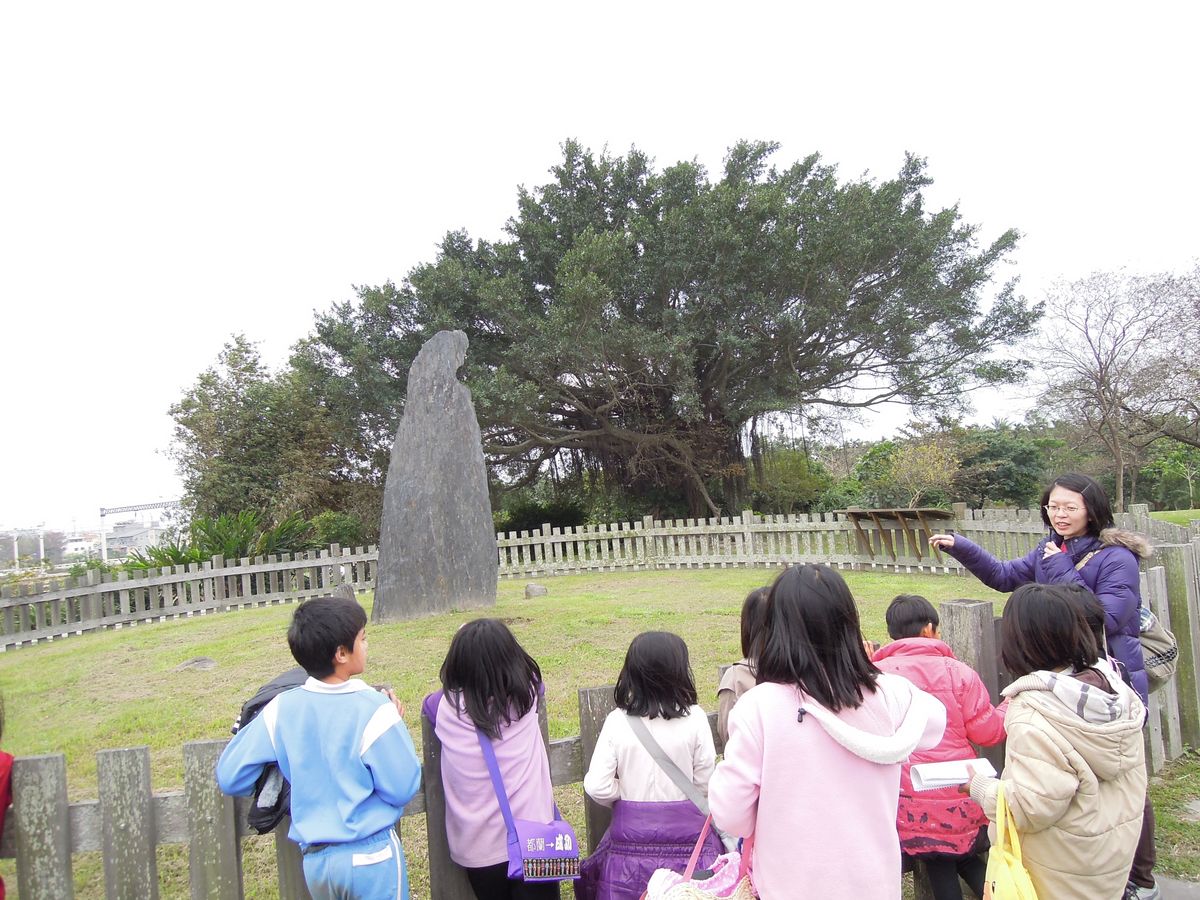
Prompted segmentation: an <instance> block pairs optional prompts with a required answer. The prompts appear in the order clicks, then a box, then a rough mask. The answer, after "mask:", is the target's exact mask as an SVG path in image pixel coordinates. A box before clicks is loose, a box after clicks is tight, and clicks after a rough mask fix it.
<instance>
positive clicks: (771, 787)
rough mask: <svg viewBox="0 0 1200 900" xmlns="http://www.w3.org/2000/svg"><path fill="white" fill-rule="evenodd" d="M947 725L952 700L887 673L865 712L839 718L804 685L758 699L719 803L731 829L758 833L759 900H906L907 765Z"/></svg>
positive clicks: (717, 817) (738, 712)
mask: <svg viewBox="0 0 1200 900" xmlns="http://www.w3.org/2000/svg"><path fill="white" fill-rule="evenodd" d="M801 709H803V710H804V712H805V715H803V716H802V715H800V710H801ZM945 724H946V709H945V707H943V706H942V704H941V703H939V702H938V701H937V700H935V699H934V698H933V697H931V696H929V695H928V694H926V693H924V692H923V691H920V690H918V689H917V688H916V687H914V686H913V684H912V682H910V681H907V680H906V679H904V678H899V677H897V676H895V675H889V674H888V673H886V672H885V673H883V674H882V675H880V676H879V677H878V679H877V680H876V682H875V690H874V692H865V693H864V696H863V702H862V704H861V705H860V706H858V707H855V708H853V709H848V708H846V709H841V710H839V711H838V712H836V713H835V712H832V711H831V710H828V709H826V708H825V707H823V706H821V705H820V704H819V703H817V702H816V701H815V700H813V699H812V698H811V697H809V696H808V695H806V694H802V693H801V692H800V690H799V688H798V687H797V686H796V685H788V684H774V683H770V682H767V683H764V684H760V685H758V686H757V687H753V688H751V689H750V690H748V691H746V693H744V694H743V695H742V697H741V699H740V700H738V702H737V706H735V707H734V708H733V712H732V713H730V715H729V743H728V744H726V745H725V759H724V761H723V762H722V763H721V764H720V765H719V766H717V770H716V771H715V772H714V773H713V776H712V780H710V781H709V783H708V802H709V807H710V809H711V810H712V817H713V822H715V823H716V824H717V825H718V826H719V827H720V828H722V829H723V830H725V831H726V832H728V833H729V834H732V835H737V836H739V837H747V836H749V835H750V834H753V835H754V836H755V844H754V854H753V859H752V860H751V867H752V869H753V878H754V885H755V887H756V888H757V890H758V895H759V897H762V898H763V900H791V898H794V897H797V896H805V895H806V894H812V893H813V892H816V893H819V894H820V896H821V897H823V898H826V900H863V898H870V900H900V877H899V873H900V841H899V839H898V838H897V837H896V826H895V822H896V795H897V793H898V791H899V787H900V764H901V763H902V762H903V761H904V760H905V759H907V758H908V756H909V754H910V753H912V752H913V750H914V749H916V748H918V747H933V746H935V745H936V744H937V742H938V741H939V740H940V739H941V737H942V728H943V727H944V726H945Z"/></svg>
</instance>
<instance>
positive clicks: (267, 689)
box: [233, 666, 308, 834]
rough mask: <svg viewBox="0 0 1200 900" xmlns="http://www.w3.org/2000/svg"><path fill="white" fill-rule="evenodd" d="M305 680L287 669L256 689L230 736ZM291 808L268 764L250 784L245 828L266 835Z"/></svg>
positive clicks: (286, 788) (287, 791)
mask: <svg viewBox="0 0 1200 900" xmlns="http://www.w3.org/2000/svg"><path fill="white" fill-rule="evenodd" d="M307 680H308V673H307V672H305V671H304V669H302V668H300V667H299V666H296V667H295V668H294V669H288V670H287V671H286V672H284V673H283V674H282V675H277V676H276V677H275V678H272V679H271V680H270V681H268V682H267V683H266V684H264V685H263V686H262V687H260V688H259V689H258V692H257V693H256V694H255V695H254V696H253V697H251V698H250V699H249V700H247V701H246V702H245V704H244V705H243V706H242V711H241V714H240V715H239V716H238V717H237V721H236V722H234V723H233V733H234V734H237V733H238V731H239V730H240V729H242V728H244V727H245V726H246V725H249V724H250V721H251V720H252V719H253V718H254V717H255V716H257V715H258V714H259V713H260V712H262V710H263V707H264V706H266V705H267V704H268V703H270V702H271V701H272V700H273V699H274V698H275V697H276V696H278V695H279V694H282V693H283V692H284V691H290V690H291V689H292V688H295V687H299V686H300V685H302V684H304V682H305V681H307ZM291 808H292V789H291V786H290V785H289V784H288V783H287V779H286V778H284V777H283V773H282V772H280V771H279V766H277V765H275V763H269V764H268V765H267V766H266V767H265V768H264V769H263V773H262V774H261V775H259V776H258V781H256V782H255V783H254V803H253V804H252V805H251V806H250V812H249V813H247V815H246V824H247V825H249V826H250V827H251V828H253V829H254V830H255V831H257V832H258V833H259V834H268V833H269V832H272V831H274V830H275V827H276V826H277V825H278V824H279V823H280V822H281V821H283V817H284V816H286V815H287V814H288V813H289V812H290V811H291Z"/></svg>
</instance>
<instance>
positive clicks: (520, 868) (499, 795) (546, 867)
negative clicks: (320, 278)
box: [475, 729, 579, 881]
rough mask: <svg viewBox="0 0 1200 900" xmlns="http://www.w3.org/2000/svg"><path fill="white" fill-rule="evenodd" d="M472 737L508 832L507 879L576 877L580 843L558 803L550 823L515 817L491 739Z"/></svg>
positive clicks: (555, 879) (478, 733)
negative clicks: (475, 742)
mask: <svg viewBox="0 0 1200 900" xmlns="http://www.w3.org/2000/svg"><path fill="white" fill-rule="evenodd" d="M475 734H476V736H477V737H478V738H479V747H480V749H481V750H483V759H484V762H486V763H487V767H488V773H489V774H490V775H491V776H492V787H494V788H495V789H496V799H497V800H498V801H499V803H500V813H501V815H503V816H504V825H505V827H506V828H507V829H508V877H509V878H510V879H512V880H514V881H562V880H564V879H567V878H571V879H574V878H578V877H579V841H578V840H576V838H575V829H573V828H572V827H571V825H570V823H568V822H566V821H565V820H564V819H563V817H562V815H561V814H560V813H559V811H558V804H555V805H554V819H553V820H552V821H550V822H535V821H532V820H530V819H517V818H514V817H513V814H512V808H511V807H510V806H509V804H508V792H507V791H506V790H505V789H504V780H503V779H502V778H501V777H500V767H499V766H498V765H497V764H496V751H495V749H494V748H493V747H492V739H491V738H490V737H488V736H487V735H486V734H484V733H483V732H482V731H479V730H478V729H476V731H475Z"/></svg>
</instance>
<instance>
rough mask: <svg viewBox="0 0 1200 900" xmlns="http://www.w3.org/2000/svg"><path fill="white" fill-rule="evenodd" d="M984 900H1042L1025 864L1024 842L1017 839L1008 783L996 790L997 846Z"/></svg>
mask: <svg viewBox="0 0 1200 900" xmlns="http://www.w3.org/2000/svg"><path fill="white" fill-rule="evenodd" d="M983 900H1038V897H1037V891H1035V890H1034V889H1033V882H1032V881H1030V879H1029V873H1028V872H1027V871H1025V864H1024V863H1023V862H1022V861H1021V839H1020V838H1019V837H1017V823H1016V822H1015V821H1013V815H1012V811H1011V810H1009V808H1008V801H1007V800H1005V799H1004V782H1000V784H999V785H997V787H996V843H994V844H992V849H991V850H990V851H989V852H988V864H987V875H986V876H985V877H984V882H983Z"/></svg>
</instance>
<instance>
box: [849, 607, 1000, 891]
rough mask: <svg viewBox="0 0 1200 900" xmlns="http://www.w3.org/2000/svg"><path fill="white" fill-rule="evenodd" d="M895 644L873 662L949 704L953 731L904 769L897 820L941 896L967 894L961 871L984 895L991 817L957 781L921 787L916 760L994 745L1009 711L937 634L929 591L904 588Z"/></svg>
mask: <svg viewBox="0 0 1200 900" xmlns="http://www.w3.org/2000/svg"><path fill="white" fill-rule="evenodd" d="M886 619H887V628H888V635H889V636H890V637H891V638H892V643H890V644H888V645H887V646H885V647H882V648H880V649H879V650H878V651H877V652H876V653H875V655H874V657H873V658H872V661H873V662H874V663H875V665H876V666H878V667H879V669H880V670H882V671H884V672H891V673H893V674H896V675H903V676H904V677H905V678H907V679H908V680H909V681H911V682H912V683H913V684H915V685H916V686H917V687H919V688H920V689H921V690H923V691H925V692H927V693H929V694H932V695H933V696H935V697H937V698H938V699H939V700H940V701H942V704H943V705H944V706H945V707H946V732H945V734H944V735H943V737H942V741H941V743H940V744H938V745H937V746H936V747H934V748H933V749H932V750H918V751H917V752H915V753H913V755H912V756H910V757H909V761H908V762H907V763H905V764H904V766H903V768H902V770H901V774H900V807H899V809H898V811H897V814H896V826H897V828H898V830H899V832H900V849H901V851H902V852H903V853H904V855H905V857H906V858H910V859H920V860H921V861H922V862H924V863H925V871H926V872H927V873H928V875H929V882H930V886H931V887H932V889H933V896H934V897H935V898H936V900H962V888H961V887H960V886H959V880H958V879H959V876H962V879H963V880H964V881H965V882H966V883H967V884H968V885H969V886H970V888H971V890H973V891H974V892H975V893H976V895H978V896H980V897H982V896H983V876H984V870H985V869H986V864H985V862H984V860H983V856H982V853H983V851H984V850H986V849H987V846H988V842H987V817H986V816H984V814H983V810H982V809H980V808H979V804H978V803H976V802H975V801H974V800H972V799H971V798H970V797H968V796H966V795H965V794H963V793H961V792H960V791H959V789H958V788H957V787H945V788H939V789H936V790H931V791H919V792H918V791H914V790H913V786H912V777H911V773H910V769H911V767H912V765H913V764H914V763H929V762H944V761H947V760H952V759H974V758H975V749H974V748H973V747H972V746H971V743H972V742H974V743H976V744H983V745H984V746H990V745H992V744H998V743H999V742H1000V741H1002V740H1004V716H1003V715H1002V714H1001V713H1000V712H999V711H998V710H997V709H996V708H995V707H994V706H992V701H991V699H990V698H989V697H988V692H987V688H986V687H984V685H983V682H982V681H981V680H980V678H979V675H978V674H977V673H976V672H975V670H974V669H972V668H971V667H970V666H967V665H965V664H964V663H961V662H959V661H958V660H957V659H955V657H954V652H953V651H952V650H951V649H950V648H949V647H948V646H947V645H946V644H944V643H942V641H940V640H939V639H938V614H937V610H936V609H934V608H933V604H932V603H930V602H929V601H928V600H926V599H925V598H924V597H918V596H915V595H912V594H901V595H900V596H899V597H897V598H896V599H895V600H893V601H892V602H891V605H890V606H888V609H887V613H886Z"/></svg>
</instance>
